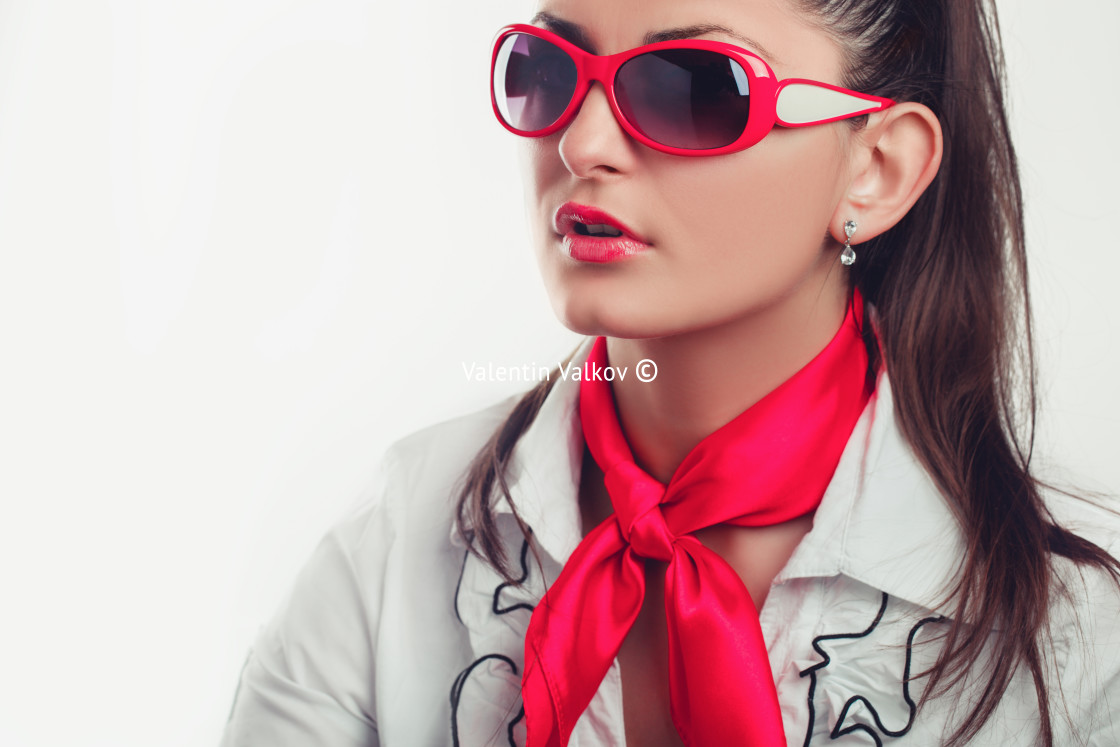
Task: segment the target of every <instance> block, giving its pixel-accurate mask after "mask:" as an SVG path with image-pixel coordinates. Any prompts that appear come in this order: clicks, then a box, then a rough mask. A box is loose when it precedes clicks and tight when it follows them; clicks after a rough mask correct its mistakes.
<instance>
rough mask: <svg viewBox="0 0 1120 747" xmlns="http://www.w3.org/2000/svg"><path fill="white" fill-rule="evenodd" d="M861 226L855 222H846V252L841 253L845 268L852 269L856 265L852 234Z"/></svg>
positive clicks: (841, 260)
mask: <svg viewBox="0 0 1120 747" xmlns="http://www.w3.org/2000/svg"><path fill="white" fill-rule="evenodd" d="M857 228H859V225H858V224H857V223H856V222H855V221H854V220H846V221H844V236H845V237H846V239H845V241H844V251H842V252H840V262H841V264H843V265H844V266H845V267H851V266H852V265H853V264H855V261H856V253H855V252H854V251H852V234H854V233H855V232H856V229H857Z"/></svg>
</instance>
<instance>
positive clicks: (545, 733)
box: [522, 292, 870, 747]
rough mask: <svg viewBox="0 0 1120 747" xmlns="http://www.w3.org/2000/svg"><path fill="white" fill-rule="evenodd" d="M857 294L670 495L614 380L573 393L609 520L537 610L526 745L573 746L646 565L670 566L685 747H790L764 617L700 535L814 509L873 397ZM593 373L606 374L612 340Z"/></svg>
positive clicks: (709, 444)
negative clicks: (630, 433)
mask: <svg viewBox="0 0 1120 747" xmlns="http://www.w3.org/2000/svg"><path fill="white" fill-rule="evenodd" d="M862 311H863V302H862V299H861V298H860V296H859V294H858V292H857V293H856V295H855V298H854V300H853V302H852V304H851V306H850V307H849V309H848V313H847V316H846V317H845V319H844V322H843V324H842V325H841V327H840V330H839V331H838V332H837V333H836V335H835V337H834V338H833V339H832V341H831V342H829V344H828V345H827V346H826V347H825V348H824V350H823V351H821V352H820V353H819V354H818V355H817V356H816V357H815V358H814V359H813V360H812V361H810V362H809V363H808V364H807V365H806V366H805V367H804V368H802V369H801V370H800V371H798V372H797V373H796V374H794V375H793V376H792V377H791V378H790V379H788V380H787V381H785V382H784V383H783V384H781V385H780V386H779V387H778V388H777V389H775V390H773V391H772V392H770V393H769V394H768V395H766V396H765V397H763V398H762V399H761V400H759V401H758V402H757V403H756V404H754V405H753V406H751V407H750V408H748V409H747V410H746V411H744V412H743V413H741V414H740V415H738V416H737V417H736V418H735V419H733V420H732V421H731V422H729V423H727V424H726V425H724V426H723V427H721V428H719V429H717V430H716V431H715V432H713V433H712V434H710V435H709V436H707V437H706V438H704V439H703V440H702V441H701V442H700V443H699V444H697V445H696V447H695V448H693V449H692V451H690V452H689V453H688V455H687V456H686V457H685V458H684V461H682V462H681V464H680V465H679V466H678V467H677V469H676V471H675V472H674V473H673V476H672V477H671V478H670V480H669V483H668V485H665V484H662V483H660V482H658V481H657V480H655V479H654V478H652V477H651V476H650V475H648V474H647V473H646V472H644V471H643V470H642V469H641V468H640V467H638V466H637V465H636V464H635V463H634V457H633V454H632V452H631V450H630V447H629V445H628V444H627V442H626V437H625V436H624V435H623V432H622V428H621V426H620V425H619V421H618V413H617V410H616V408H615V402H614V395H613V392H612V390H611V385H610V383H609V382H608V381H604V380H594V379H592V378H585V379H583V380H582V381H581V382H580V404H579V408H580V420H581V422H582V426H583V435H584V439H585V440H586V442H587V447H588V449H589V450H590V452H591V455H592V456H593V457H594V459H595V461H596V463H598V465H599V467H600V468H601V469H602V471H603V474H604V479H605V483H606V488H607V492H608V494H609V496H610V500H611V503H612V505H613V506H614V514H613V515H612V516H610V517H608V518H607V519H606V520H604V521H603V522H602V523H601V524H600V525H599V526H597V527H596V528H595V529H593V530H591V531H590V532H589V533H588V534H587V536H585V537H584V538H583V541H582V542H580V544H579V545H578V546H577V547H576V549H575V551H574V552H573V553H572V555H571V557H570V558H569V559H568V561H567V563H566V564H565V565H564V568H563V570H562V571H561V573H560V575H559V577H558V578H557V579H556V581H555V582H554V583H553V584H552V586H551V587H550V588H549V589H548V591H547V593H546V594H545V595H544V598H543V599H542V600H541V602H540V603H539V604H538V605H537V606H536V608H535V609H534V611H533V615H532V618H531V620H530V623H529V629H528V632H527V634H526V639H525V669H524V674H523V679H522V696H523V699H524V703H525V716H526V728H527V730H528V743H527V744H528V747H563V746H565V745H567V743H568V740H569V738H570V737H571V733H572V730H573V729H574V728H575V724H576V721H577V720H578V719H579V717H580V714H582V713H583V711H584V709H586V708H587V705H588V704H589V703H590V702H591V699H592V697H593V696H594V695H595V692H596V691H597V690H598V688H599V684H600V683H601V682H602V680H603V677H604V676H605V675H606V673H607V670H608V669H609V668H610V666H611V662H612V661H613V660H614V658H615V656H616V655H617V654H618V651H619V648H620V646H621V645H622V641H623V639H624V638H625V637H626V635H627V633H628V632H629V630H630V628H631V626H632V625H633V623H634V620H635V619H636V618H637V616H638V612H639V610H640V609H641V607H642V600H643V598H644V597H645V572H644V570H645V564H646V561H647V559H648V560H659V561H663V562H667V563H668V567H667V570H666V572H665V619H666V624H667V630H668V640H669V646H668V654H667V655H668V657H669V688H670V689H669V692H670V703H671V706H670V711H671V714H672V718H673V723H674V724H675V726H676V728H677V732H678V733H679V734H680V736H681V739H682V740H683V741H684V743H685V744H686V745H689V747H727V746H728V745H748V746H750V747H777V746H779V745H785V744H786V740H785V736H784V732H783V729H782V718H781V712H780V710H779V707H778V695H777V691H776V689H775V686H774V678H773V674H772V673H771V671H770V663H769V659H768V658H767V653H766V644H765V641H764V640H763V638H762V629H761V627H760V626H759V621H758V612H757V610H756V608H755V604H754V602H753V601H752V599H751V596H750V593H749V592H748V591H747V588H746V586H744V585H743V582H742V580H741V579H740V578H739V575H738V574H737V573H736V572H735V570H734V569H732V567H731V566H730V565H728V564H727V562H726V561H724V560H723V558H721V557H720V556H719V555H718V554H717V553H715V552H714V551H712V550H709V549H708V548H707V547H705V546H704V545H703V544H701V543H700V541H699V540H698V539H697V538H696V537H694V536H693V532H696V531H697V530H699V529H703V528H705V527H710V526H713V525H716V524H733V525H736V526H745V527H761V526H768V525H772V524H778V523H781V522H785V521H789V520H791V519H795V518H797V517H800V516H803V515H805V514H807V513H809V512H810V511H813V510H814V509H815V508H816V507H817V505H818V504H819V503H820V501H821V497H822V495H823V494H824V491H825V488H826V487H827V486H828V483H829V481H830V480H831V479H832V475H833V473H834V472H835V470H836V465H837V463H838V462H839V460H840V454H841V452H842V451H843V450H844V446H845V445H846V443H847V441H848V439H849V437H850V436H851V433H852V429H853V428H854V427H855V423H856V420H857V419H858V418H859V416H860V413H861V412H862V411H863V409H864V406H865V405H866V404H867V401H868V399H869V397H870V392H869V391H867V387H866V386H865V381H866V379H867V365H868V359H867V352H866V349H865V347H864V344H863V341H862V339H861V336H860V329H861V325H862V323H863V314H862ZM587 360H588V363H589V364H592V365H600V366H604V365H606V364H607V346H606V339H605V338H603V337H599V338H598V339H597V340H596V341H595V343H594V345H593V346H592V350H591V353H590V355H589V357H588V359H587Z"/></svg>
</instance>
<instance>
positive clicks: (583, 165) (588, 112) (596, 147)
mask: <svg viewBox="0 0 1120 747" xmlns="http://www.w3.org/2000/svg"><path fill="white" fill-rule="evenodd" d="M639 147H641V146H640V144H639V143H637V142H636V141H635V140H634V139H633V138H631V137H630V136H629V135H627V134H626V130H624V129H622V125H620V124H619V123H618V120H617V119H615V116H614V112H612V111H611V105H610V102H609V101H608V100H607V92H606V90H605V89H604V88H603V86H602V84H601V83H598V82H596V83H593V84H592V85H591V90H589V91H588V92H587V95H586V96H585V97H584V99H583V103H582V104H580V108H579V111H577V112H576V115H575V117H573V118H572V121H571V123H569V124H568V127H567V129H566V130H565V131H564V134H563V136H562V137H561V138H560V158H561V159H562V160H563V161H564V165H565V166H567V168H568V171H570V172H571V173H572V174H573V175H575V176H577V177H579V178H581V179H590V178H593V177H597V176H599V177H601V176H606V175H609V174H616V173H623V172H627V171H629V170H630V169H631V167H632V166H633V165H634V161H635V159H636V157H637V149H638V148H639Z"/></svg>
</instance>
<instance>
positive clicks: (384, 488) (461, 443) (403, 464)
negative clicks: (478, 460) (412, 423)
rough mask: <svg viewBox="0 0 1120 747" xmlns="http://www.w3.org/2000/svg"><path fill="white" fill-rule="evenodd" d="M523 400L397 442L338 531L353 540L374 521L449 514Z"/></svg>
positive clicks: (491, 407) (436, 425) (461, 417)
mask: <svg viewBox="0 0 1120 747" xmlns="http://www.w3.org/2000/svg"><path fill="white" fill-rule="evenodd" d="M520 397H521V395H520V394H514V395H511V396H509V397H506V398H504V399H502V400H499V401H497V402H495V403H493V404H490V405H488V406H486V407H483V408H481V409H479V410H475V411H473V412H469V413H467V414H464V415H459V416H457V417H453V418H449V419H446V420H443V421H440V422H437V423H434V424H432V425H428V426H425V427H423V428H421V429H419V430H416V431H413V432H412V433H409V434H408V435H405V436H402V437H400V438H398V439H397V440H395V441H393V442H392V443H391V444H390V445H389V446H388V447H387V448H386V449H385V451H384V453H383V454H382V455H381V458H380V459H379V460H378V461H377V463H376V466H375V467H374V469H373V473H372V476H371V478H370V479H369V480H368V481H367V484H366V486H365V488H364V489H363V490H362V491H361V493H360V494H359V495H358V496H357V497H356V498H355V499H354V501H353V502H352V503H351V505H350V508H349V510H348V511H347V512H346V513H345V514H344V516H342V517H341V519H340V520H339V522H338V523H337V524H336V525H335V527H334V530H333V532H334V533H335V534H336V535H344V536H346V535H350V536H353V535H356V534H360V533H361V532H362V531H363V528H364V526H365V525H366V524H368V523H369V522H370V521H371V520H378V521H383V520H389V521H390V522H392V523H398V522H399V521H400V520H403V518H404V516H405V515H406V514H415V513H417V512H428V513H429V515H431V513H430V512H432V511H437V512H440V513H442V514H448V509H449V508H450V507H452V506H453V505H454V503H453V501H454V495H453V494H454V493H456V492H457V489H458V486H459V483H460V481H461V479H462V478H463V476H464V475H465V474H466V471H467V469H468V467H469V466H470V463H471V461H472V460H473V459H474V457H475V456H476V455H477V454H478V452H479V450H481V449H482V447H483V446H484V445H485V444H486V442H487V440H488V439H489V438H490V436H491V435H492V434H493V433H494V432H495V431H496V430H497V429H498V428H499V427H500V426H501V424H502V422H503V421H504V420H505V419H506V417H507V416H508V415H509V413H510V411H511V410H512V409H513V407H514V406H515V405H516V403H517V400H518V399H519V398H520Z"/></svg>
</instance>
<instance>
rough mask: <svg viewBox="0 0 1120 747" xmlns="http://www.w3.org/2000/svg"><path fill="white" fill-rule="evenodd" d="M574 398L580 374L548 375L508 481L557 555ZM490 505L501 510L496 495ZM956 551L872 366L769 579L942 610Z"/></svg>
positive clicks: (573, 456) (567, 547)
mask: <svg viewBox="0 0 1120 747" xmlns="http://www.w3.org/2000/svg"><path fill="white" fill-rule="evenodd" d="M593 342H594V338H589V339H587V340H585V341H584V342H583V343H582V344H581V345H580V347H579V349H578V350H577V351H576V353H575V355H574V357H573V358H572V360H573V361H581V360H583V359H584V358H586V357H587V355H588V353H589V352H590V349H591V344H592V343H593ZM578 405H579V382H578V381H574V380H572V379H571V378H560V379H559V380H558V381H556V383H555V384H554V385H553V388H552V391H551V392H549V394H548V396H547V397H546V398H545V401H544V403H543V404H542V405H541V409H540V412H539V413H538V414H537V417H536V419H535V420H534V421H533V423H532V424H531V425H530V426H529V428H528V429H527V430H526V431H525V433H524V435H523V436H522V437H521V439H520V440H519V441H518V443H517V445H516V446H515V448H514V451H513V455H512V458H511V462H510V469H509V473H508V475H509V476H508V481H507V483H508V485H509V490H510V496H511V497H512V498H513V501H514V503H515V504H516V505H517V508H518V512H519V513H520V514H521V517H522V519H523V520H524V521H525V523H526V524H527V525H528V526H529V527H531V528H532V530H533V533H534V537H535V538H536V540H537V542H538V543H539V545H540V547H541V549H543V550H544V551H545V552H547V553H548V554H549V555H550V556H551V557H552V558H554V559H555V560H556V561H557V562H559V563H561V564H562V563H564V562H566V561H567V559H568V557H569V556H570V555H571V553H572V551H573V550H575V548H576V546H577V545H578V544H579V542H580V540H581V539H582V531H581V526H580V513H579V479H580V471H581V467H582V462H583V448H584V442H583V432H582V430H581V427H580V420H579V406H578ZM494 510H495V512H496V513H499V514H501V513H510V507H509V504H508V503H507V502H506V501H504V500H499V501H498V502H497V503H496V505H495V508H494ZM964 552H965V544H964V538H963V534H962V532H961V530H960V527H959V524H958V523H957V520H956V518H955V517H954V516H953V514H952V511H951V510H950V508H949V506H948V504H947V503H946V500H945V498H944V497H943V496H942V495H941V492H940V491H939V490H938V489H937V487H936V485H935V484H934V483H933V481H932V479H931V478H930V477H929V475H928V473H927V472H926V471H925V469H924V468H923V467H922V465H921V463H920V462H919V461H918V459H917V457H916V456H915V455H914V452H913V451H912V449H911V448H910V445H909V443H908V442H907V441H906V439H905V438H904V437H903V435H902V432H901V431H900V430H899V427H898V423H897V422H896V420H895V417H894V403H893V399H892V397H891V388H890V381H889V379H888V378H887V377H886V375H885V374H880V377H879V382H878V385H877V386H876V391H875V393H874V395H872V398H871V401H870V402H869V403H868V406H867V408H866V409H865V410H864V413H863V415H862V416H861V417H860V420H859V422H858V423H857V424H856V427H855V429H854V430H853V432H852V437H851V438H850V439H849V441H848V445H847V447H846V448H845V449H844V453H843V455H842V456H841V458H840V463H839V465H838V466H837V468H836V473H835V474H834V476H833V478H832V481H831V482H830V483H829V486H828V489H827V490H826V491H825V494H824V497H823V499H822V500H821V504H820V506H819V507H818V509H817V511H816V514H815V515H814V518H813V528H812V529H811V530H810V531H809V533H808V534H806V535H805V537H804V538H803V539H802V541H801V543H800V544H799V545H798V547H797V550H796V551H795V552H794V553H793V556H792V557H791V558H790V560H789V562H788V563H786V566H785V567H784V568H783V569H782V570H781V572H779V574H778V575H777V577H776V578H775V579H774V582H775V583H776V584H780V583H784V582H787V581H790V580H793V579H796V578H811V577H828V576H835V575H839V574H843V575H845V576H848V577H851V578H854V579H856V580H858V581H862V582H863V583H866V584H869V585H870V586H872V587H874V588H876V589H879V590H881V591H885V592H887V593H888V594H891V595H893V596H897V597H901V598H903V599H905V600H907V601H909V602H912V603H914V604H918V605H920V606H922V607H925V608H927V609H930V610H936V611H940V612H941V613H942V614H950V615H951V613H952V610H951V609H950V607H949V606H948V605H947V604H946V596H947V593H948V591H949V590H950V589H951V584H952V582H953V581H954V580H955V579H956V578H957V576H958V574H959V572H960V567H959V565H960V561H961V560H962V559H963V557H964Z"/></svg>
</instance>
